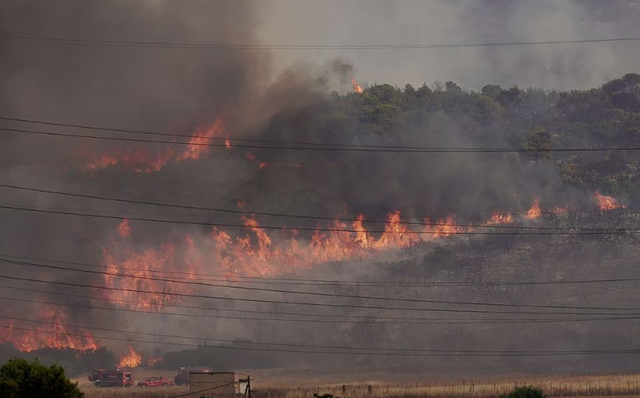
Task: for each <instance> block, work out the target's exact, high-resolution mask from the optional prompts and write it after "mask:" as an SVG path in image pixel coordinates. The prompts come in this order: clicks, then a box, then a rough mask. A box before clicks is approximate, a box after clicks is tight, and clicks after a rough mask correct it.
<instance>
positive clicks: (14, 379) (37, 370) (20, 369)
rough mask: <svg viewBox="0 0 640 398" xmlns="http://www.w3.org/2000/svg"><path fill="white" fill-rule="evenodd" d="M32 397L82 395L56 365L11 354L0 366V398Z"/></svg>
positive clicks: (65, 397) (73, 396)
mask: <svg viewBox="0 0 640 398" xmlns="http://www.w3.org/2000/svg"><path fill="white" fill-rule="evenodd" d="M35 397H43V398H44V397H46V398H83V397H84V394H83V393H82V392H81V391H80V389H79V388H78V386H77V383H72V382H71V381H70V380H69V379H68V378H67V377H66V375H65V372H64V369H63V368H62V367H60V366H57V365H53V366H50V367H47V366H45V365H42V364H41V363H39V362H38V360H34V361H27V360H24V359H17V358H15V359H11V360H9V361H8V362H7V363H5V364H4V365H3V366H2V367H0V398H35Z"/></svg>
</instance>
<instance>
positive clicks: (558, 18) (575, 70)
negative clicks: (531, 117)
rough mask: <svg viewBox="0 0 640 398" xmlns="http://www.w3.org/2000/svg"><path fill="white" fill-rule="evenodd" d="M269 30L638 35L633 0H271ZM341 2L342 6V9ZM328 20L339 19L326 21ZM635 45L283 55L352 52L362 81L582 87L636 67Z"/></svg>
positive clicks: (420, 38)
mask: <svg viewBox="0 0 640 398" xmlns="http://www.w3.org/2000/svg"><path fill="white" fill-rule="evenodd" d="M264 7H265V10H267V11H268V12H269V14H268V16H269V18H268V19H267V22H265V23H264V24H263V26H262V27H261V28H260V34H261V36H262V37H264V38H265V39H266V40H268V41H269V42H273V43H295V44H306V43H314V44H329V45H330V44H336V43H338V44H352V45H359V44H365V45H366V44H427V45H428V44H449V43H452V44H455V43H495V42H523V41H524V42H526V41H547V40H549V41H553V40H582V39H596V38H610V37H625V36H634V35H637V29H636V28H635V26H634V24H633V23H632V22H631V21H633V20H634V17H633V16H635V20H637V16H638V12H640V11H639V10H638V7H637V4H635V3H634V2H632V1H616V2H607V4H606V5H604V4H603V3H602V2H598V1H585V0H571V1H561V2H558V1H553V0H543V1H526V0H517V1H503V0H483V1H474V2H469V1H464V0H453V1H450V0H438V1H426V2H425V1H420V0H405V1H400V2H386V1H383V0H375V1H366V0H359V1H351V2H349V3H348V4H345V3H343V2H340V1H338V0H329V1H323V2H320V3H319V2H315V1H311V0H303V1H295V0H272V1H265V2H264ZM337 10H338V11H337ZM326 21H331V23H327V22H326ZM632 45H633V44H620V43H619V44H611V43H602V44H584V45H576V44H571V45H541V46H514V47H498V48H491V47H489V48H482V47H480V48H445V49H409V50H408V49H401V50H381V51H379V50H344V51H334V50H327V51H315V50H314V51H307V52H304V53H297V52H291V51H284V50H283V51H281V53H282V55H280V57H279V60H280V61H281V63H280V64H281V65H286V64H287V63H288V62H290V60H292V59H307V60H325V59H327V58H331V57H335V56H343V57H346V59H348V60H349V61H351V62H352V63H354V64H355V65H357V76H358V78H359V80H360V81H361V82H362V83H367V84H375V83H390V84H396V85H400V86H403V85H404V84H406V83H411V84H413V85H421V84H423V83H425V82H426V83H427V84H428V83H431V82H433V81H443V82H444V81H449V80H451V81H454V82H456V83H458V84H461V85H462V86H463V87H465V88H467V89H473V90H479V89H480V88H482V85H484V84H500V85H502V86H503V87H510V86H512V85H514V84H517V85H519V86H523V87H543V88H546V89H577V88H587V87H593V86H599V85H601V84H603V83H604V82H606V81H608V80H611V79H612V78H615V77H617V76H620V75H622V74H624V73H628V72H629V71H632V70H634V69H635V65H636V64H637V58H635V55H634V54H635V52H634V51H633V50H632V47H631V46H632Z"/></svg>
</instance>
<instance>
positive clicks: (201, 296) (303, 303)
mask: <svg viewBox="0 0 640 398" xmlns="http://www.w3.org/2000/svg"><path fill="white" fill-rule="evenodd" d="M0 261H4V262H9V263H11V262H10V261H7V260H0ZM17 264H18V265H21V264H20V263H17ZM0 279H7V280H14V281H27V282H38V283H44V284H55V285H61V286H69V287H85V288H87V287H91V288H92V289H99V290H106V291H122V292H129V293H136V294H151V295H158V294H160V295H163V296H174V297H180V298H195V299H207V300H223V301H224V300H228V301H239V302H252V303H263V304H282V305H300V306H311V307H326V308H340V309H345V308H351V309H374V310H397V311H411V312H416V311H417V312H447V313H449V312H450V313H477V314H527V315H629V314H630V313H626V314H625V313H624V312H593V311H599V310H600V311H601V310H607V311H637V310H638V309H634V308H615V307H610V308H606V307H594V309H593V310H590V311H588V312H576V311H571V312H561V311H552V312H549V311H546V312H545V311H519V310H512V311H497V310H486V309H481V310H473V309H460V308H415V307H389V306H376V305H361V304H344V303H343V304H334V303H317V302H309V301H282V300H268V299H257V298H245V297H225V296H212V295H204V294H194V293H179V292H156V291H149V290H141V289H126V288H120V287H107V286H94V285H92V286H89V285H85V284H79V283H71V282H62V281H46V280H41V279H33V278H24V277H17V276H10V275H0ZM451 304H453V303H451ZM500 306H502V305H500ZM504 306H505V307H508V306H510V305H508V304H504ZM513 307H520V305H513ZM525 308H536V307H533V306H532V307H526V305H525ZM558 309H565V308H558ZM566 309H587V310H589V308H586V307H585V308H572V307H568V306H567V307H566ZM631 314H632V313H631Z"/></svg>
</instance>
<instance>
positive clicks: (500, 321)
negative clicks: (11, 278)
mask: <svg viewBox="0 0 640 398" xmlns="http://www.w3.org/2000/svg"><path fill="white" fill-rule="evenodd" d="M0 288H5V289H10V290H22V291H27V292H33V293H42V294H52V295H57V296H65V297H74V298H81V299H91V300H101V301H106V302H114V303H129V304H140V302H139V301H132V300H122V299H109V298H104V297H92V296H86V295H79V294H71V293H62V292H50V291H42V290H38V289H28V288H24V287H20V288H18V287H11V286H0ZM0 300H8V301H12V302H24V303H33V304H49V305H54V306H61V307H67V308H86V309H91V310H102V311H109V312H113V311H115V312H126V313H136V314H146V315H155V314H156V313H154V312H150V311H145V310H136V309H131V308H119V307H97V306H93V305H82V304H75V303H74V304H70V303H58V302H52V301H51V300H45V301H43V300H34V299H23V298H16V297H3V296H0ZM164 307H174V308H186V309H195V310H201V311H202V310H214V311H218V312H237V313H249V314H261V315H265V314H275V315H287V316H295V317H296V318H273V317H269V318H256V317H234V316H226V315H211V314H200V313H198V314H196V313H182V312H165V311H163V312H162V313H161V314H162V316H165V315H168V316H184V317H195V318H211V319H234V320H243V321H259V322H264V321H270V322H271V321H273V322H295V323H314V324H323V323H326V324H332V325H335V324H378V325H399V324H403V325H428V326H450V325H507V324H515V325H528V324H536V323H583V322H601V321H627V320H638V319H640V313H631V314H625V315H624V316H613V315H612V314H607V315H606V317H605V316H601V317H596V318H566V317H563V318H521V317H517V318H515V317H511V318H506V319H505V318H468V317H465V318H464V319H459V318H434V317H410V318H407V317H390V316H381V315H379V314H376V315H370V316H358V315H330V314H310V313H298V312H281V311H269V312H265V311H257V310H239V309H221V308H209V307H200V306H185V305H179V304H165V305H164ZM503 314H506V313H503ZM589 315H593V314H589ZM301 316H309V317H312V316H313V317H325V318H334V319H303V318H300V317H301Z"/></svg>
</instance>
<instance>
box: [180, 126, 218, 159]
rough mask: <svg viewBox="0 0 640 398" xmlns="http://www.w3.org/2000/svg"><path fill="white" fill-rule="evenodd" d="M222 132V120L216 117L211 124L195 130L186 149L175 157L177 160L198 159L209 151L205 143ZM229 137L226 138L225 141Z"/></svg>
mask: <svg viewBox="0 0 640 398" xmlns="http://www.w3.org/2000/svg"><path fill="white" fill-rule="evenodd" d="M221 133H222V122H221V121H220V120H219V119H218V120H216V121H215V122H214V123H213V124H212V125H210V126H206V127H203V128H200V129H198V130H196V132H195V133H194V135H193V137H192V138H191V139H190V140H189V145H188V146H187V149H186V150H185V151H184V152H183V153H182V154H180V155H179V156H178V157H177V160H178V161H181V160H187V159H194V160H197V159H200V158H202V157H203V156H204V155H206V154H207V153H209V147H208V146H207V144H209V143H211V139H212V138H214V137H216V136H218V135H220V134H221ZM227 141H229V138H227V139H226V141H225V144H226V142H227Z"/></svg>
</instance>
